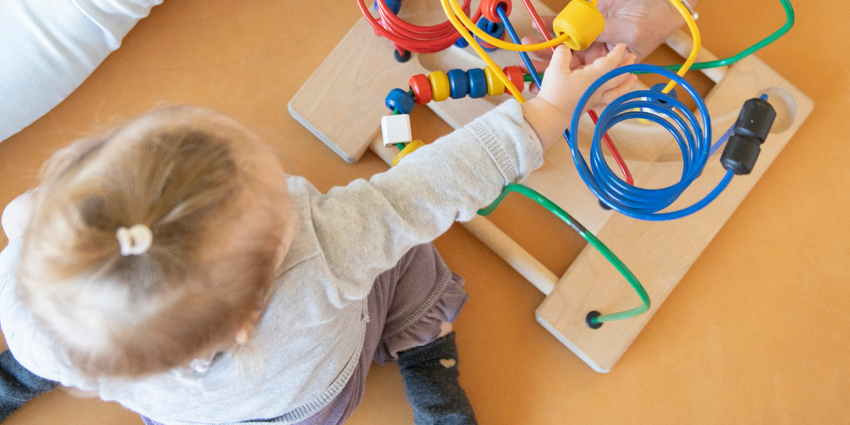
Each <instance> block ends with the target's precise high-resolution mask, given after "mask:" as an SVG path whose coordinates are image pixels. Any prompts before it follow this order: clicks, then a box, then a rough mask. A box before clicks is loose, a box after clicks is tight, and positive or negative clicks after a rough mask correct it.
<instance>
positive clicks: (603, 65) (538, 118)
mask: <svg viewBox="0 0 850 425" xmlns="http://www.w3.org/2000/svg"><path fill="white" fill-rule="evenodd" d="M571 57H572V55H571V53H570V49H568V48H567V47H566V46H559V47H558V48H557V50H556V51H555V54H554V55H553V56H552V62H551V63H550V64H549V67H548V68H547V69H546V74H545V75H544V78H543V89H542V90H541V91H540V94H538V95H537V99H534V100H532V101H529V102H526V103H525V104H523V114H524V115H525V118H526V120H528V122H529V124H531V126H532V127H533V128H534V130H535V131H536V132H537V135H538V137H539V138H540V140H541V142H542V143H543V148H544V150H545V149H547V148H548V147H549V146H551V145H552V144H553V143H555V141H556V140H557V139H558V138H559V137H560V134H561V133H562V132H563V131H564V130H565V129H566V128H568V127H569V125H570V120H571V119H572V116H573V111H574V110H575V108H576V106H577V105H578V101H579V99H580V98H581V96H582V95H583V94H584V92H585V91H586V90H587V88H588V87H590V85H591V84H593V82H594V81H596V80H597V79H598V78H599V77H601V76H602V75H603V74H605V73H607V72H608V71H611V70H613V69H615V68H617V67H620V66H624V65H630V64H632V63H634V61H635V55H633V54H630V53H629V54H626V46H625V45H622V44H618V45H617V46H616V47H615V48H614V49H613V50H612V51H611V52H610V53H608V54H607V55H606V56H603V57H601V58H599V59H597V60H595V61H594V62H593V63H592V64H590V65H587V66H585V67H583V68H580V69H575V70H570V60H571ZM635 81H637V76H636V75H633V74H624V75H621V76H619V77H617V78H613V79H611V80H610V81H608V82H607V83H605V84H604V85H603V86H602V87H600V88H599V90H597V91H596V93H594V94H593V96H592V97H591V98H590V100H589V101H588V102H587V105H586V106H587V108H590V109H595V108H598V107H601V106H604V105H606V104H608V103H610V102H611V101H613V100H614V99H616V98H618V97H620V96H622V95H624V94H626V93H627V92H628V91H629V90H630V89H631V87H632V85H633V84H634V83H635ZM540 101H543V102H540ZM543 103H545V105H544V104H543ZM526 105H528V106H526ZM582 112H583V111H582Z"/></svg>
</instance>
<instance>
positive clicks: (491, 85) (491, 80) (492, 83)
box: [484, 66, 505, 96]
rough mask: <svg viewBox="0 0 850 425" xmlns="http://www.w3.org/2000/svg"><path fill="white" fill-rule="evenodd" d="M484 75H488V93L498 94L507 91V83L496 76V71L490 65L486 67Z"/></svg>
mask: <svg viewBox="0 0 850 425" xmlns="http://www.w3.org/2000/svg"><path fill="white" fill-rule="evenodd" d="M484 75H485V76H486V77H487V94H489V95H490V96H498V95H500V94H504V93H505V83H503V82H502V80H500V79H499V77H497V76H496V73H495V72H493V70H492V69H490V67H489V66H488V67H487V68H484Z"/></svg>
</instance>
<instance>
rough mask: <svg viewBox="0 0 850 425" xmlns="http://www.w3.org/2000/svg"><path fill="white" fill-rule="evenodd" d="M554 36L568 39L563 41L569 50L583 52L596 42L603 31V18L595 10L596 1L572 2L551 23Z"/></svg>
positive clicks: (582, 0)
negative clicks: (567, 36) (565, 35)
mask: <svg viewBox="0 0 850 425" xmlns="http://www.w3.org/2000/svg"><path fill="white" fill-rule="evenodd" d="M552 29H554V30H555V36H557V37H560V36H562V35H564V34H567V35H569V36H570V37H569V38H567V40H566V41H564V44H566V45H567V46H568V47H569V48H570V49H573V50H584V49H586V48H588V47H590V45H591V44H592V43H593V42H594V41H596V39H597V38H598V37H599V34H602V30H603V29H605V18H603V17H602V14H601V13H599V10H597V9H596V1H595V0H594V1H592V2H587V1H586V0H574V1H571V2H569V3H568V4H567V7H565V8H564V10H562V11H561V13H559V14H558V16H556V17H555V20H554V21H553V22H552Z"/></svg>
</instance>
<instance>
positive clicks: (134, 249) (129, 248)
mask: <svg viewBox="0 0 850 425" xmlns="http://www.w3.org/2000/svg"><path fill="white" fill-rule="evenodd" d="M115 234H116V236H117V237H118V245H120V246H121V255H123V256H125V257H127V256H130V255H142V254H144V253H146V252H148V250H149V249H150V248H151V244H153V233H151V229H150V228H148V226H145V225H144V224H137V225H135V226H133V227H131V228H129V229H128V228H126V227H122V228H120V229H118V231H117V232H115Z"/></svg>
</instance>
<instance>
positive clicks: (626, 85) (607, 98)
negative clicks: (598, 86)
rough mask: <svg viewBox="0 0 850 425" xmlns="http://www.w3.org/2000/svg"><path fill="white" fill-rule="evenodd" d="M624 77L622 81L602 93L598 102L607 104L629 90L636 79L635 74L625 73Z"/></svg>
mask: <svg viewBox="0 0 850 425" xmlns="http://www.w3.org/2000/svg"><path fill="white" fill-rule="evenodd" d="M624 77H625V78H623V81H622V82H620V84H618V85H617V86H616V87H614V88H612V89H610V90H607V91H605V92H603V93H602V97H601V98H600V103H604V104H609V103H611V102H613V101H614V100H615V99H617V98H618V97H620V96H622V95H624V94H626V93H628V92H629V90H631V89H632V86H634V84H635V82H636V81H637V75H634V74H626V75H625V76H624Z"/></svg>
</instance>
